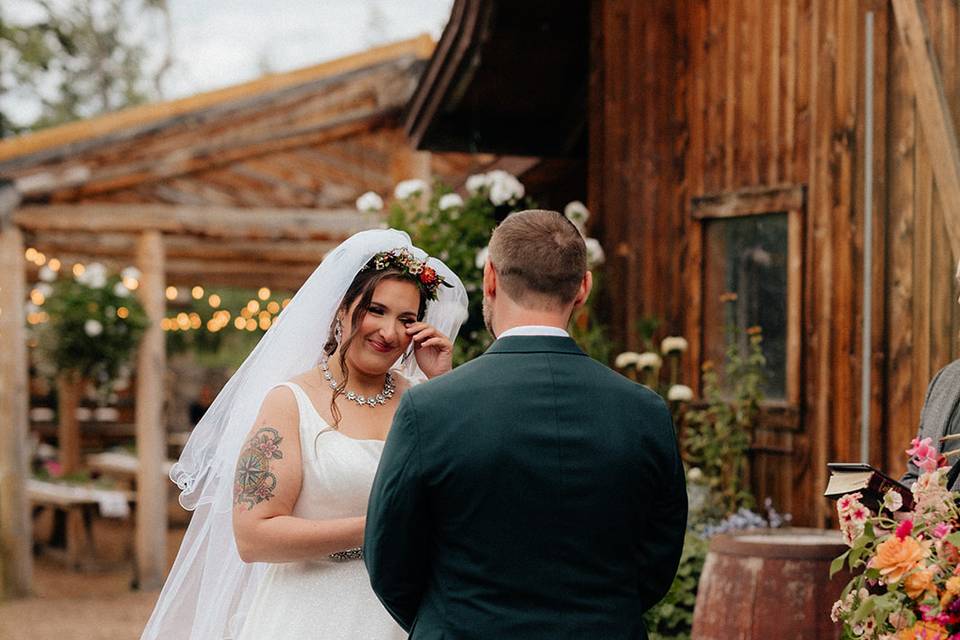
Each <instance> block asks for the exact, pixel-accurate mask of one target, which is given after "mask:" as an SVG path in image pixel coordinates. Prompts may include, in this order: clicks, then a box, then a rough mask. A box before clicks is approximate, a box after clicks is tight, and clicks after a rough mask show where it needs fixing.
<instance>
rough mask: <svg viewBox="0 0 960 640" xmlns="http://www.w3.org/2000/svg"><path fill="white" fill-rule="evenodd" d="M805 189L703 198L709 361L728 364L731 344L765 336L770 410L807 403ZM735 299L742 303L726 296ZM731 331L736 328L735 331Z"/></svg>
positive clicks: (697, 203) (698, 203)
mask: <svg viewBox="0 0 960 640" xmlns="http://www.w3.org/2000/svg"><path fill="white" fill-rule="evenodd" d="M802 211H803V189H802V188H801V187H796V186H786V187H770V188H766V187H765V188H760V189H749V190H743V191H736V192H731V193H724V194H718V195H714V196H706V197H702V198H696V199H694V201H693V205H692V212H693V216H694V218H695V219H696V220H698V221H699V222H700V225H701V229H700V236H701V237H702V238H703V247H702V256H703V263H702V269H700V270H699V273H700V278H701V283H700V285H701V286H700V290H701V291H702V292H703V300H702V303H701V304H702V306H701V309H702V314H701V326H700V340H701V345H700V350H699V352H700V353H701V354H702V355H701V358H702V361H706V360H713V361H715V362H721V361H722V360H723V357H724V352H725V351H726V349H727V346H728V341H729V340H730V339H735V340H737V341H738V342H739V343H740V344H741V346H742V347H743V348H745V347H746V336H745V332H746V330H747V329H748V328H750V327H754V326H759V327H761V328H762V329H763V336H764V341H763V346H764V354H765V355H766V357H767V382H766V388H765V389H764V394H765V397H766V400H767V403H766V404H772V405H786V406H790V407H796V406H798V405H799V402H800V313H801V310H800V300H801V296H800V291H801V289H800V281H801V276H802V269H801V265H802V256H801V246H802V245H801V233H802V227H803V225H802ZM729 293H734V294H736V296H737V299H736V302H735V303H724V302H723V301H722V296H723V294H729ZM729 328H733V331H730V330H729Z"/></svg>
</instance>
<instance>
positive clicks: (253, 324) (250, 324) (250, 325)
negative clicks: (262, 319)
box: [247, 318, 257, 331]
mask: <svg viewBox="0 0 960 640" xmlns="http://www.w3.org/2000/svg"><path fill="white" fill-rule="evenodd" d="M256 330H257V321H256V320H254V319H253V318H250V319H249V320H247V331H256Z"/></svg>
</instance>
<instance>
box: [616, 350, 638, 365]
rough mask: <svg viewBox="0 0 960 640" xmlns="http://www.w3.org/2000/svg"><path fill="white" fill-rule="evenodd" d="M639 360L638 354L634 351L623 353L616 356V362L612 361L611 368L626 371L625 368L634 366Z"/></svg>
mask: <svg viewBox="0 0 960 640" xmlns="http://www.w3.org/2000/svg"><path fill="white" fill-rule="evenodd" d="M639 359H640V354H639V353H636V352H634V351H624V352H623V353H621V354H620V355H618V356H617V358H616V360H614V361H613V366H615V367H616V368H617V369H626V368H627V367H633V366H636V364H637V360H639Z"/></svg>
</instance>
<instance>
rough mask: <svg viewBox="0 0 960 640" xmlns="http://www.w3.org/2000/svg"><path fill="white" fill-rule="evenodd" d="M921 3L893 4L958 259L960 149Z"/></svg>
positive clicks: (898, 0) (901, 1) (905, 0)
mask: <svg viewBox="0 0 960 640" xmlns="http://www.w3.org/2000/svg"><path fill="white" fill-rule="evenodd" d="M922 4H923V3H922V2H921V0H893V12H894V15H895V16H896V20H897V27H898V29H899V31H900V38H901V40H902V41H903V47H904V50H905V52H906V58H907V63H908V65H909V67H910V76H911V77H912V79H913V86H914V91H915V93H916V98H917V115H918V116H919V118H920V128H921V130H922V131H923V140H924V142H925V143H926V145H927V149H928V151H929V153H930V158H931V160H932V163H931V164H932V167H933V175H934V177H935V178H936V182H937V192H938V193H939V194H940V201H941V203H942V204H943V215H944V217H945V218H946V222H947V236H949V238H950V246H951V248H952V249H953V255H954V257H958V256H960V149H958V146H957V132H956V130H955V129H954V125H953V116H952V115H951V113H950V103H949V102H948V101H947V96H946V92H945V91H944V88H943V78H942V77H941V75H940V66H939V65H938V64H937V59H936V53H935V51H934V48H933V43H932V41H931V40H930V29H929V28H928V26H927V21H926V18H925V16H924V11H923V6H922Z"/></svg>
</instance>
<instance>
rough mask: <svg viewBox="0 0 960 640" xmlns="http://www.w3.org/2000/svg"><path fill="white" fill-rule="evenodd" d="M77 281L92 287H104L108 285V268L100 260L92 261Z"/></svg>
mask: <svg viewBox="0 0 960 640" xmlns="http://www.w3.org/2000/svg"><path fill="white" fill-rule="evenodd" d="M77 281H78V282H80V283H81V284H85V285H87V286H88V287H90V288H92V289H102V288H103V287H105V286H106V285H107V268H106V267H105V266H103V265H102V264H100V263H99V262H91V263H90V264H88V265H87V268H86V269H85V270H84V271H83V273H82V274H80V276H79V277H78V278H77Z"/></svg>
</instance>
